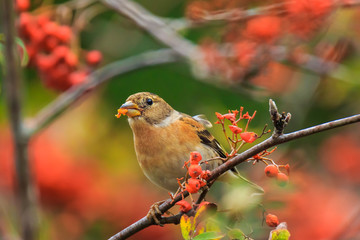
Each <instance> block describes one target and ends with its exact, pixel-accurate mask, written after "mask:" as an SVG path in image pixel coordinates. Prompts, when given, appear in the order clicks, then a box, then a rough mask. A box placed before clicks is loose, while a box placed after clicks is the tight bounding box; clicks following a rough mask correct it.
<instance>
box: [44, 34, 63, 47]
mask: <svg viewBox="0 0 360 240" xmlns="http://www.w3.org/2000/svg"><path fill="white" fill-rule="evenodd" d="M59 43H60V42H59V39H57V38H56V37H54V36H51V35H49V36H46V37H45V40H44V45H43V48H44V49H46V50H47V51H52V50H53V49H54V48H55V47H56V46H58V45H59Z"/></svg>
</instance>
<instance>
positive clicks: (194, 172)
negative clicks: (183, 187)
mask: <svg viewBox="0 0 360 240" xmlns="http://www.w3.org/2000/svg"><path fill="white" fill-rule="evenodd" d="M201 172H202V169H201V167H200V165H197V164H191V165H190V167H189V175H190V176H191V177H192V178H196V177H198V176H199V175H200V174H201Z"/></svg>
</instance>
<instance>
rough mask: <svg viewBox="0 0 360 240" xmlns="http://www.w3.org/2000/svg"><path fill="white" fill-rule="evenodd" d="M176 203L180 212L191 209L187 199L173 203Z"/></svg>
mask: <svg viewBox="0 0 360 240" xmlns="http://www.w3.org/2000/svg"><path fill="white" fill-rule="evenodd" d="M175 204H176V205H179V206H180V211H181V212H185V213H186V212H188V211H190V210H191V209H192V207H191V205H190V203H188V202H187V201H185V200H181V201H178V202H177V203H175Z"/></svg>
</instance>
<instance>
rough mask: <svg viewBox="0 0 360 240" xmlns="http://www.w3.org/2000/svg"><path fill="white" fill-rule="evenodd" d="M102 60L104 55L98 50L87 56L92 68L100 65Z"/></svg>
mask: <svg viewBox="0 0 360 240" xmlns="http://www.w3.org/2000/svg"><path fill="white" fill-rule="evenodd" d="M101 60H102V53H101V52H100V51H98V50H93V51H90V52H88V53H87V54H86V62H87V64H89V65H90V66H96V65H98V64H99V63H100V62H101Z"/></svg>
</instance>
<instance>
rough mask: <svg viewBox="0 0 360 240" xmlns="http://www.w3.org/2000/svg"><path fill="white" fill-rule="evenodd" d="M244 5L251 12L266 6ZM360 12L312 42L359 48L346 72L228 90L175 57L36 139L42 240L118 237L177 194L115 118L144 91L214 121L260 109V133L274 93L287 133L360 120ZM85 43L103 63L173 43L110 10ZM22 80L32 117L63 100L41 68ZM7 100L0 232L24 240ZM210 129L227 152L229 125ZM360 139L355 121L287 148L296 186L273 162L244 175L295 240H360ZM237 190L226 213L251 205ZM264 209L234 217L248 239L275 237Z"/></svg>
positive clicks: (291, 72)
mask: <svg viewBox="0 0 360 240" xmlns="http://www.w3.org/2000/svg"><path fill="white" fill-rule="evenodd" d="M48 2H49V3H47V4H61V2H57V1H56V2H51V1H48ZM138 2H139V3H140V4H141V5H142V6H144V7H145V8H146V9H148V10H149V11H150V12H152V13H154V14H156V15H159V16H162V17H166V18H181V17H183V16H184V11H185V9H186V6H187V5H188V4H189V2H187V1H179V0H173V1H164V0H156V1H151V2H150V1H138ZM258 2H259V1H258ZM269 2H270V1H263V2H259V3H260V4H267V3H269ZM39 3H40V2H39V1H33V2H32V5H31V6H32V9H31V11H36V6H38V5H39ZM243 4H244V7H245V8H246V7H250V6H251V5H254V4H255V3H248V1H243ZM359 17H360V12H359V9H358V8H356V7H353V8H348V9H339V10H336V11H335V12H334V13H333V14H332V15H331V17H330V20H329V23H328V24H327V25H326V26H324V27H323V28H321V29H320V30H319V31H318V33H317V34H316V35H315V36H313V37H312V38H311V39H306V40H305V41H303V42H302V43H301V45H302V46H303V47H304V48H306V49H308V51H309V52H313V53H316V51H317V49H318V48H319V45H321V44H325V43H326V44H335V43H336V42H337V41H338V40H339V39H346V40H347V41H349V42H350V43H351V46H352V51H351V54H350V55H349V56H348V57H347V58H346V59H344V61H343V62H341V64H342V65H341V66H342V67H341V68H336V69H333V70H332V71H331V73H330V74H328V75H319V74H316V73H313V72H310V71H305V70H303V69H301V68H299V67H294V66H290V65H288V64H286V63H273V65H272V66H271V67H269V68H268V69H266V70H264V71H262V72H261V77H258V78H255V79H252V81H251V84H250V85H251V86H250V85H244V84H243V85H241V84H239V85H237V86H232V85H231V86H228V85H226V84H221V82H220V84H211V83H209V81H206V80H204V81H199V80H198V79H196V78H195V77H194V75H193V73H192V70H191V68H190V67H189V65H188V63H186V62H176V63H171V64H165V65H161V66H155V67H149V68H144V69H139V70H136V71H134V72H131V73H128V74H124V75H121V76H117V77H114V78H113V79H112V80H111V81H110V82H108V83H106V84H103V85H102V86H100V87H99V88H98V89H96V90H94V91H92V92H91V93H89V94H87V95H85V96H84V97H83V98H82V99H81V100H80V101H78V102H77V103H76V104H75V105H74V106H73V107H71V109H70V110H68V111H67V112H66V113H65V114H63V115H62V116H61V117H59V118H58V119H57V120H56V121H55V122H54V123H53V124H52V125H51V126H50V127H48V128H46V130H44V131H43V132H41V133H40V134H38V135H37V136H36V137H35V138H34V139H33V140H32V141H31V143H30V153H29V154H30V160H31V163H32V167H33V169H32V170H33V172H34V175H35V179H36V182H37V186H38V196H39V199H40V200H39V205H40V209H41V211H40V215H41V219H42V225H41V237H40V238H41V239H49V238H51V239H104V238H108V237H110V236H111V235H113V234H115V233H116V232H118V231H120V230H121V229H122V228H124V227H126V226H128V225H129V224H131V223H132V222H134V221H136V220H137V219H139V218H141V217H143V216H144V215H145V214H146V213H147V211H148V209H149V207H150V206H151V204H152V203H154V202H156V201H159V200H163V199H166V198H168V194H167V192H165V191H164V190H162V189H158V188H157V187H156V186H154V185H152V184H151V183H150V182H149V181H148V180H147V179H146V177H145V176H144V175H143V173H142V171H141V169H140V167H139V166H138V163H137V160H136V156H135V152H134V148H133V139H132V133H131V130H130V128H129V126H128V124H127V120H126V118H125V117H124V118H120V119H116V118H115V117H114V114H115V113H116V110H117V108H118V107H119V106H120V105H121V104H122V103H123V102H124V101H125V99H126V98H127V97H128V96H129V95H131V94H133V93H136V92H141V91H149V92H153V93H156V94H158V95H159V96H161V97H162V98H163V99H165V100H166V101H167V102H168V103H169V104H170V105H171V106H172V107H173V108H174V109H176V110H178V111H181V112H184V113H187V114H190V115H197V114H200V113H201V114H205V115H206V116H207V117H208V119H209V120H210V121H211V122H215V121H216V117H215V114H214V113H215V112H220V113H225V112H227V111H228V110H229V109H230V110H234V109H239V107H240V106H244V108H245V111H249V113H252V112H253V111H255V110H256V111H257V115H256V118H255V119H254V121H253V122H252V123H251V128H250V129H251V130H252V131H255V132H261V130H262V128H263V127H264V125H265V124H269V125H270V124H271V121H270V118H269V114H268V100H269V98H272V99H274V100H275V101H276V103H277V106H278V108H279V109H280V110H282V111H288V112H291V114H292V120H291V122H290V124H289V125H288V127H287V128H286V132H290V131H294V130H299V129H302V128H305V127H309V126H312V125H315V124H319V123H323V122H327V121H330V120H334V119H338V118H342V117H346V116H349V115H354V114H357V113H359V112H360V105H359V100H360V94H359V92H360V81H359V77H360V75H359V74H360V71H359V69H360V68H359V65H360V61H359V57H358V56H359V51H358V47H359V46H358V43H359V36H360V35H359V26H358V22H357V20H358V19H359ZM223 29H224V26H223V25H220V24H215V25H211V26H206V25H205V26H203V27H199V28H194V29H190V30H183V31H182V32H181V34H183V35H184V36H185V37H186V38H188V39H190V40H191V41H193V42H194V43H198V42H199V41H201V40H202V39H203V38H204V37H206V36H211V37H212V38H214V39H219V38H221V34H222V33H223ZM79 39H80V43H81V47H82V48H83V49H88V50H91V49H97V50H99V51H101V52H102V54H103V59H104V60H103V62H102V63H101V64H102V65H106V64H107V63H110V62H113V61H116V60H119V59H123V58H126V57H129V56H133V55H136V54H139V53H141V52H144V51H146V50H152V49H158V48H161V47H162V45H161V44H160V43H158V42H157V41H155V40H154V39H153V38H152V37H151V36H149V34H147V33H146V32H144V31H143V30H141V29H139V28H138V27H137V26H136V25H135V24H134V23H133V22H131V21H130V20H128V19H126V18H124V17H122V16H120V15H119V14H117V13H115V12H113V11H112V10H109V9H107V8H106V7H105V8H104V11H102V12H101V13H100V14H99V15H97V16H96V17H94V18H92V19H89V20H88V22H87V24H86V27H85V28H84V29H83V31H82V32H81V33H80V38H79ZM23 78H24V92H23V103H24V104H23V106H24V115H25V116H26V117H27V118H31V117H32V116H35V114H36V113H37V112H38V111H39V110H41V109H42V108H43V107H44V106H46V105H47V104H48V103H49V102H51V101H52V100H54V99H55V98H56V97H57V96H58V95H59V93H58V92H56V91H53V90H49V89H47V88H46V87H45V86H44V85H43V84H42V82H41V80H40V78H39V76H38V74H37V72H36V71H35V70H33V69H24V71H23ZM1 95H3V92H2V93H1ZM0 101H1V105H0V113H1V115H0V121H1V126H0V162H1V163H0V206H1V209H0V234H1V235H2V236H3V237H4V238H5V239H6V238H9V239H13V238H17V236H18V231H19V229H18V219H17V218H16V205H14V195H13V188H12V186H13V181H14V173H13V164H12V156H13V152H12V145H11V134H10V131H9V122H8V117H7V113H6V109H5V106H4V104H3V103H4V99H3V98H1V99H0ZM210 131H211V133H213V134H214V135H215V137H216V138H217V139H218V140H219V141H220V142H221V143H222V145H224V146H225V145H226V144H225V143H226V141H225V139H224V136H223V134H222V131H221V128H220V127H219V126H217V125H215V126H214V127H213V128H212V129H210ZM359 133H360V126H358V124H355V125H351V126H347V127H343V128H339V129H334V130H331V131H328V132H325V133H320V134H316V135H313V136H310V137H307V138H304V139H299V140H296V141H292V142H290V143H286V144H283V145H281V146H279V147H278V149H277V151H276V152H275V153H274V154H272V155H271V157H272V158H273V159H274V161H275V162H277V163H289V164H290V166H291V173H290V184H289V186H287V187H285V188H280V187H278V186H276V184H275V183H274V182H273V181H272V180H271V179H269V178H266V177H265V175H264V173H263V168H264V165H262V164H257V165H255V166H253V165H252V164H251V163H244V164H241V165H240V166H239V170H240V171H241V172H242V173H243V174H244V175H245V176H247V177H248V178H249V179H251V180H252V181H254V182H256V183H257V184H259V185H261V186H263V187H264V188H265V190H266V194H265V196H264V198H263V199H262V201H261V202H262V203H263V205H264V206H265V208H266V209H267V210H268V211H270V212H274V213H276V214H277V215H278V216H279V218H280V220H281V221H286V222H287V223H288V227H289V231H290V232H291V234H292V238H291V239H356V238H357V237H360V235H359V232H358V230H356V229H359V226H360V225H359V224H360V219H359V216H360V215H359V211H360V206H359V183H360V177H359V176H360V175H359V174H358V172H359V170H360V158H359V156H360V134H359ZM257 142H258V141H257ZM229 188H231V187H230V186H226V185H225V186H224V184H221V183H219V184H217V185H216V186H215V188H214V189H213V190H212V191H211V196H210V197H209V198H210V199H209V200H210V201H211V200H212V201H216V202H218V203H219V208H220V209H226V208H227V207H228V206H232V205H231V204H232V203H231V201H230V200H227V199H234V198H235V199H236V198H238V199H237V201H239V202H242V199H245V198H246V196H243V195H246V192H245V193H244V192H243V191H241V190H239V189H229ZM234 191H235V194H234ZM236 191H238V192H236ZM243 202H246V201H245V200H244V201H243ZM253 205H254V204H251V203H249V204H246V203H244V206H241V207H240V210H239V212H237V213H236V214H234V215H236V219H238V218H242V219H243V221H242V223H241V224H240V225H241V226H242V227H243V229H244V232H245V233H247V234H249V235H250V236H252V237H254V238H255V239H267V236H268V233H269V230H270V229H269V228H268V227H266V226H264V225H263V224H262V218H263V215H262V214H263V213H262V208H260V207H257V206H253ZM175 212H176V210H175V211H174V213H175ZM221 221H222V220H221ZM224 221H225V220H224ZM250 226H251V227H250ZM131 239H181V234H180V228H179V227H178V226H172V225H167V226H165V227H163V228H161V227H158V226H153V227H150V228H148V229H146V230H144V231H142V232H140V233H138V234H136V235H134V236H133V237H132V238H131Z"/></svg>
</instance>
